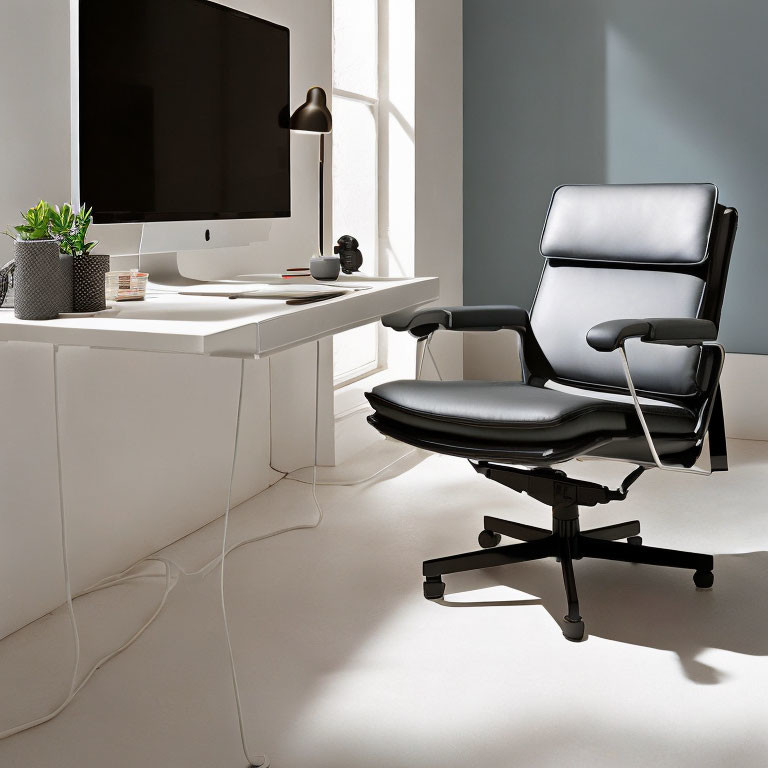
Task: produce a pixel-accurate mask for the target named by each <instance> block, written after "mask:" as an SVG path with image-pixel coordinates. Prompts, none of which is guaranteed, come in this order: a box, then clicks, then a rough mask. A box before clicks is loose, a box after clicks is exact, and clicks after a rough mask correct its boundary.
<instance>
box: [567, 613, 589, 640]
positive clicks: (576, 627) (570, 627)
mask: <svg viewBox="0 0 768 768" xmlns="http://www.w3.org/2000/svg"><path fill="white" fill-rule="evenodd" d="M563 637H565V639H566V640H570V641H571V642H572V643H580V642H581V641H582V640H583V639H584V622H583V621H582V620H581V619H579V620H578V621H573V620H572V619H569V618H568V617H567V616H565V617H564V618H563Z"/></svg>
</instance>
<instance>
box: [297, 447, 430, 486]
mask: <svg viewBox="0 0 768 768" xmlns="http://www.w3.org/2000/svg"><path fill="white" fill-rule="evenodd" d="M418 450H419V449H418V448H412V449H411V450H410V451H406V452H405V453H404V454H403V455H402V456H398V457H397V458H396V459H395V460H394V461H390V462H389V464H387V465H386V466H384V467H382V468H381V469H377V470H376V471H375V472H374V473H373V474H372V475H368V477H362V478H360V479H358V480H325V481H323V480H318V481H317V482H315V481H314V480H312V481H310V480H300V479H299V478H298V477H291V475H292V474H294V472H301V471H302V470H303V469H308V467H301V469H295V470H294V471H293V472H291V473H289V474H287V475H286V476H285V477H284V478H283V480H293V482H294V483H304V484H305V485H336V486H339V487H348V486H352V485H362V484H363V483H367V482H368V481H369V480H373V478H374V477H378V476H379V475H380V474H382V472H386V471H387V470H388V469H389V468H390V467H394V466H395V464H397V463H398V462H399V461H402V460H403V459H407V458H408V457H409V456H413V454H414V453H416V451H418Z"/></svg>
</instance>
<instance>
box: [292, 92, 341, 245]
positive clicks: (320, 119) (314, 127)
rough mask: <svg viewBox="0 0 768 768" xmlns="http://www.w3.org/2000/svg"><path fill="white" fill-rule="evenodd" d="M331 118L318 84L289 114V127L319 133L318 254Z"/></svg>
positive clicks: (300, 131)
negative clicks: (324, 165)
mask: <svg viewBox="0 0 768 768" xmlns="http://www.w3.org/2000/svg"><path fill="white" fill-rule="evenodd" d="M332 123H333V119H332V118H331V112H330V110H329V109H328V107H327V106H326V103H325V91H324V90H323V89H322V88H320V86H317V85H315V86H313V87H312V88H310V89H309V90H308V91H307V100H306V101H305V102H304V103H303V104H302V105H301V106H300V107H299V108H298V109H297V110H296V111H295V112H294V113H293V114H292V115H291V123H290V127H291V130H292V131H297V132H298V133H319V134H320V163H319V174H318V178H319V192H320V211H319V215H318V229H319V236H320V255H321V256H322V255H323V164H324V162H325V134H326V133H330V132H331V125H332Z"/></svg>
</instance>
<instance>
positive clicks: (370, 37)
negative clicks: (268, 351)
mask: <svg viewBox="0 0 768 768" xmlns="http://www.w3.org/2000/svg"><path fill="white" fill-rule="evenodd" d="M378 94H379V66H378V0H334V3H333V171H332V172H333V235H334V239H336V238H338V237H340V236H341V235H353V236H354V237H356V238H357V239H358V241H359V243H360V250H361V251H362V252H363V259H364V261H363V267H362V272H363V273H364V274H367V275H376V274H377V273H378V218H379V217H378V211H379V200H378V197H379V195H378V154H379V153H378V111H379V105H378ZM382 358H383V355H382V351H381V344H380V330H379V325H378V323H373V324H371V325H366V326H363V327H361V328H355V329H353V330H351V331H347V332H345V333H341V334H338V335H337V336H336V337H335V338H334V344H333V374H334V383H335V384H336V385H337V386H339V385H342V384H345V383H348V382H350V381H353V380H354V379H357V378H360V377H361V376H365V375H366V374H368V373H371V372H372V371H375V370H378V369H379V368H381V367H382V366H383V365H384V360H383V359H382Z"/></svg>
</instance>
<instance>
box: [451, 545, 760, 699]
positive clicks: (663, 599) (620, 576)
mask: <svg viewBox="0 0 768 768" xmlns="http://www.w3.org/2000/svg"><path fill="white" fill-rule="evenodd" d="M575 570H576V582H577V587H578V590H579V601H580V606H581V613H582V616H583V618H584V622H585V624H586V629H587V635H588V636H592V637H602V638H605V639H607V640H615V641H617V642H622V643H631V644H633V645H642V646H646V647H649V648H657V649H659V650H665V651H673V652H675V653H676V654H677V655H678V657H679V659H680V663H681V665H682V667H683V670H684V671H685V674H686V675H687V677H688V678H689V679H690V680H691V681H693V682H695V683H700V684H715V683H719V682H722V681H723V680H724V676H723V674H722V673H721V672H720V671H719V670H717V669H715V668H713V667H711V666H709V665H707V664H705V663H704V662H702V661H700V660H698V659H697V657H698V656H699V655H700V654H701V653H702V652H703V651H704V650H706V649H707V648H719V649H722V650H726V651H732V652H733V653H743V654H748V655H751V656H767V655H768V591H767V590H765V589H764V588H763V587H762V585H764V584H766V583H768V552H747V553H744V554H738V555H717V556H715V570H714V573H715V585H714V588H713V589H711V590H697V589H696V588H695V587H694V585H693V581H692V572H689V571H683V570H678V569H672V568H660V567H654V566H646V565H634V564H627V563H612V562H611V563H609V562H601V561H598V560H587V559H584V560H580V561H577V562H576V563H575ZM446 585H447V592H448V593H449V594H448V598H447V599H446V600H444V601H443V604H444V605H446V606H450V607H477V606H489V605H504V606H514V605H530V604H531V603H532V602H533V603H539V604H541V605H542V606H543V607H544V608H545V609H546V610H547V612H548V613H549V614H550V615H551V616H552V618H553V619H555V620H556V621H558V622H559V621H560V620H561V618H562V616H563V614H564V613H565V593H564V591H563V585H562V580H561V579H560V568H559V566H558V565H557V563H555V562H554V561H553V560H548V561H538V562H534V563H520V564H514V565H509V566H502V567H499V568H490V569H488V570H486V571H484V572H476V573H471V574H460V575H456V576H447V577H446ZM492 585H504V586H509V587H511V588H514V589H516V590H522V591H524V592H526V593H528V594H532V595H537V596H538V597H539V600H534V601H531V600H521V601H498V602H494V601H483V602H456V601H451V599H450V593H451V592H459V591H468V590H471V589H479V588H483V587H488V586H492Z"/></svg>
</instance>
